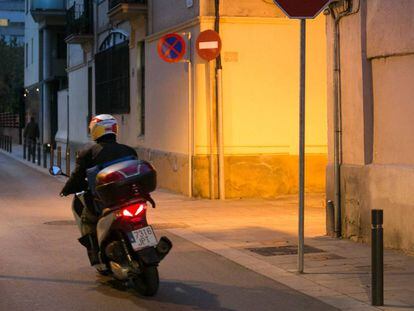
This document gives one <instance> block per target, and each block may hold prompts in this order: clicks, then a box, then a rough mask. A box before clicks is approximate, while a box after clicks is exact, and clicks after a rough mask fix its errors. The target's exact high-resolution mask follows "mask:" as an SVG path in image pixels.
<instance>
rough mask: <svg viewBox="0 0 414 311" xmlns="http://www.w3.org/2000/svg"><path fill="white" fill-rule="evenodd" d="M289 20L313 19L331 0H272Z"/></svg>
mask: <svg viewBox="0 0 414 311" xmlns="http://www.w3.org/2000/svg"><path fill="white" fill-rule="evenodd" d="M273 2H274V3H275V4H276V5H277V6H278V7H279V8H280V9H281V10H282V11H283V12H285V14H286V15H287V16H288V17H290V18H300V19H303V18H315V17H316V16H317V15H318V14H319V13H320V12H321V11H322V10H323V9H324V8H325V7H326V6H327V4H328V3H329V2H331V0H273Z"/></svg>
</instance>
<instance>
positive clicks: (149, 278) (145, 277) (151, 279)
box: [132, 266, 160, 296]
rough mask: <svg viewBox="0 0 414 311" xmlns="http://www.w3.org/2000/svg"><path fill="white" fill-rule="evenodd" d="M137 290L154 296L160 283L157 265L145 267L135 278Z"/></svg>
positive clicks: (142, 293)
mask: <svg viewBox="0 0 414 311" xmlns="http://www.w3.org/2000/svg"><path fill="white" fill-rule="evenodd" d="M132 281H133V282H134V287H135V289H136V291H137V292H138V293H139V294H140V295H143V296H154V295H155V294H156V293H157V291H158V287H159V284H160V279H159V275H158V268H157V267H156V266H148V267H145V268H144V270H143V271H142V273H141V274H140V275H139V276H137V277H134V278H133V280H132Z"/></svg>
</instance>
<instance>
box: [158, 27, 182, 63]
mask: <svg viewBox="0 0 414 311" xmlns="http://www.w3.org/2000/svg"><path fill="white" fill-rule="evenodd" d="M185 51H186V43H185V40H184V38H183V37H181V36H180V35H179V34H176V33H170V34H167V35H165V36H163V37H162V38H161V39H160V40H159V41H158V55H159V56H160V57H161V59H162V60H164V61H166V62H167V63H177V62H179V61H180V60H181V59H182V58H183V56H184V55H185Z"/></svg>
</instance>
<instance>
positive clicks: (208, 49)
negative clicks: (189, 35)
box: [196, 30, 221, 61]
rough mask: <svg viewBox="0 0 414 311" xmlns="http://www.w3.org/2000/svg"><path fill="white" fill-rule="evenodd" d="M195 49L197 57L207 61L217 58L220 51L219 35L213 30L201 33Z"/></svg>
mask: <svg viewBox="0 0 414 311" xmlns="http://www.w3.org/2000/svg"><path fill="white" fill-rule="evenodd" d="M196 48H197V53H198V55H199V56H200V57H201V58H203V59H205V60H207V61H211V60H213V59H215V58H217V57H218V56H219V55H220V51H221V39H220V36H219V34H218V33H217V32H215V31H214V30H206V31H203V32H201V33H200V35H199V36H198V38H197V42H196Z"/></svg>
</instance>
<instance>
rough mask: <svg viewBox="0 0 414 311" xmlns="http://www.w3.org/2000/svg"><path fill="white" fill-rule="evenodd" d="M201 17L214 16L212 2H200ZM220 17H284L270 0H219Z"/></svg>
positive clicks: (210, 0) (209, 0)
mask: <svg viewBox="0 0 414 311" xmlns="http://www.w3.org/2000/svg"><path fill="white" fill-rule="evenodd" d="M200 1H201V4H200V13H201V15H202V16H214V0H200ZM220 15H221V16H239V17H285V15H284V14H283V12H282V11H281V10H280V9H279V8H278V7H277V6H276V5H275V4H274V3H273V1H272V0H238V1H234V0H221V1H220Z"/></svg>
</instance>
